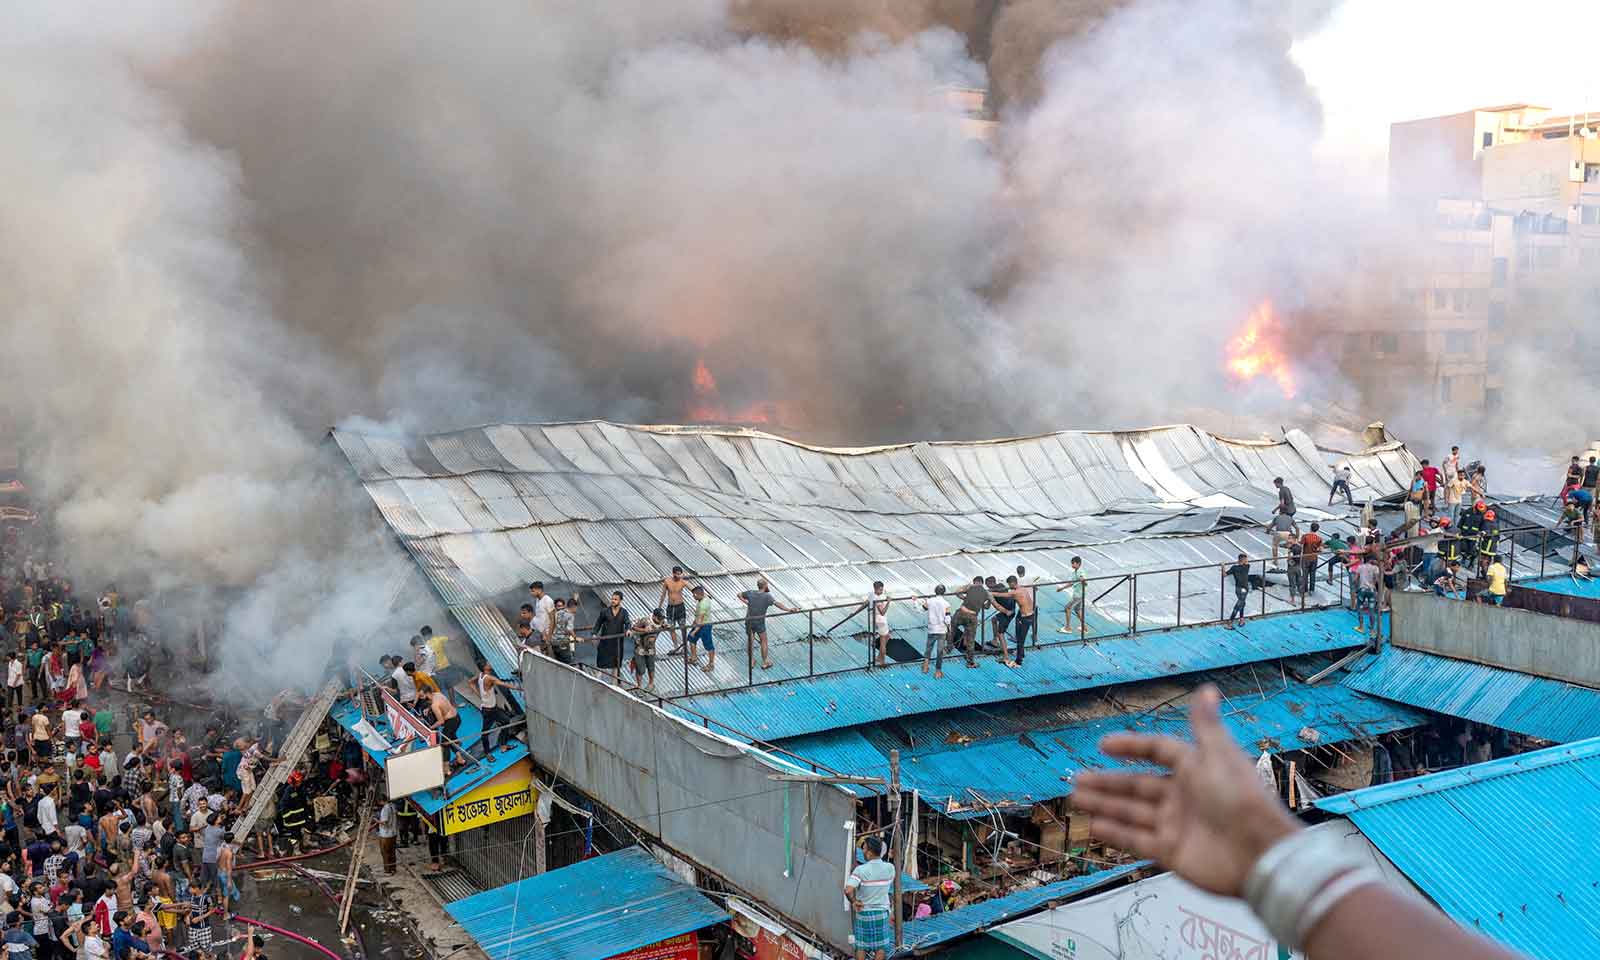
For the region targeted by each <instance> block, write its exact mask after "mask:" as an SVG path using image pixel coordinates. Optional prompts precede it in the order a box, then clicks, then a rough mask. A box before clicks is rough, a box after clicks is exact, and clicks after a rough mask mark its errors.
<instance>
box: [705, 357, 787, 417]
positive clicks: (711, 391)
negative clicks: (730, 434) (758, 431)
mask: <svg viewBox="0 0 1600 960" xmlns="http://www.w3.org/2000/svg"><path fill="white" fill-rule="evenodd" d="M693 384H694V400H693V401H692V402H691V403H690V404H689V411H688V413H689V419H690V421H692V422H695V423H771V422H772V421H773V420H775V419H777V405H776V404H773V403H754V404H751V405H750V406H748V407H745V408H744V409H742V410H729V409H728V407H727V406H726V405H725V404H724V403H723V402H722V392H721V391H720V390H718V389H717V378H716V377H714V376H712V375H711V370H710V368H708V367H707V366H706V362H705V361H704V360H697V361H695V365H694V377H693Z"/></svg>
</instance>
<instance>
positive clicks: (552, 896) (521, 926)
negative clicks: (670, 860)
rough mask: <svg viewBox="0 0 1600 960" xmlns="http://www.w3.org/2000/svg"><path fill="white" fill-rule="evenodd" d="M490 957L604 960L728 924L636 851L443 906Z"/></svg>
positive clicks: (708, 902)
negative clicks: (722, 922)
mask: <svg viewBox="0 0 1600 960" xmlns="http://www.w3.org/2000/svg"><path fill="white" fill-rule="evenodd" d="M445 910H446V911H448V912H449V914H450V916H451V917H453V918H455V920H456V922H457V923H459V924H461V928H462V929H463V930H465V931H466V932H467V934H468V935H470V936H471V937H472V939H474V940H476V941H477V942H478V946H479V947H481V948H482V949H483V952H484V953H486V954H488V955H489V956H491V957H493V958H495V960H606V958H608V957H614V956H616V955H617V954H619V953H626V952H628V951H629V950H634V949H637V948H639V947H643V946H648V945H649V944H652V943H657V942H659V941H662V940H666V939H668V938H671V937H676V936H678V935H679V934H684V933H688V932H689V931H691V930H699V929H701V928H703V927H708V926H710V925H711V924H713V923H718V922H720V921H723V920H726V919H728V912H727V911H726V910H723V909H722V908H721V907H719V906H717V905H716V904H715V903H713V902H712V901H711V900H710V899H709V898H707V897H706V896H705V894H703V893H700V892H699V891H698V890H696V889H695V888H694V887H691V886H689V885H688V884H686V883H684V882H683V881H682V880H680V879H679V878H678V877H677V876H676V875H674V874H673V873H672V872H671V871H670V870H668V869H667V868H666V867H664V866H662V865H661V864H660V863H657V862H656V860H655V858H653V857H651V856H650V855H649V854H648V853H646V852H645V851H643V850H641V849H639V848H638V847H629V848H627V849H626V850H619V851H617V852H616V853H608V854H605V855H604V856H600V857H595V858H594V859H592V860H584V861H582V862H579V863H575V864H573V865H572V866H570V867H562V868H561V869H559V870H552V871H550V872H549V873H545V874H541V875H539V876H537V877H529V878H527V879H526V880H519V881H517V882H516V883H508V884H506V885H505V886H503V887H496V888H494V889H493V890H485V891H484V892H483V893H479V894H475V895H473V896H470V897H467V898H465V899H462V900H457V901H455V902H454V903H451V904H448V905H446V906H445Z"/></svg>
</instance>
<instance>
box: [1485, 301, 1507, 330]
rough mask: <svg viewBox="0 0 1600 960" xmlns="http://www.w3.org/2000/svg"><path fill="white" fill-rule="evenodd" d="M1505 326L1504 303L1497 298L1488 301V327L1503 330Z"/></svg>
mask: <svg viewBox="0 0 1600 960" xmlns="http://www.w3.org/2000/svg"><path fill="white" fill-rule="evenodd" d="M1505 326H1506V305H1505V304H1504V303H1501V302H1500V301H1498V300H1490V301H1489V329H1490V330H1504V329H1505Z"/></svg>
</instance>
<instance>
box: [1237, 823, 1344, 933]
mask: <svg viewBox="0 0 1600 960" xmlns="http://www.w3.org/2000/svg"><path fill="white" fill-rule="evenodd" d="M1362 866H1364V863H1363V861H1362V860H1361V859H1359V858H1358V857H1356V856H1354V855H1353V854H1350V853H1347V852H1346V851H1345V850H1344V847H1343V844H1341V843H1340V842H1339V841H1338V839H1336V838H1334V837H1332V836H1329V835H1328V834H1326V833H1322V832H1316V833H1314V832H1311V831H1307V830H1302V831H1298V832H1296V833H1294V834H1291V835H1290V836H1288V837H1285V838H1284V839H1282V840H1279V841H1278V842H1277V843H1275V844H1273V845H1272V846H1271V847H1269V848H1267V852H1266V853H1263V854H1262V855H1261V857H1260V859H1258V860H1257V861H1256V863H1255V865H1254V866H1252V867H1251V868H1250V873H1249V874H1248V875H1247V876H1246V877H1245V882H1244V899H1245V901H1246V902H1247V903H1249V904H1250V908H1251V909H1252V910H1253V911H1255V914H1256V916H1257V917H1258V918H1260V920H1261V922H1262V923H1263V924H1264V925H1265V926H1266V928H1267V931H1268V932H1270V933H1271V934H1272V936H1273V937H1274V938H1275V939H1277V940H1278V941H1279V942H1280V943H1282V944H1285V945H1288V946H1291V947H1293V946H1298V945H1299V942H1300V941H1299V936H1300V933H1301V922H1300V921H1301V917H1302V916H1304V915H1305V914H1306V912H1307V910H1308V908H1309V907H1310V906H1311V904H1312V901H1313V899H1314V898H1316V897H1317V895H1318V894H1320V893H1322V892H1323V891H1324V890H1325V889H1326V888H1327V887H1328V886H1329V884H1330V883H1332V882H1334V880H1335V879H1337V878H1338V877H1340V876H1342V875H1344V874H1348V873H1351V872H1353V871H1357V870H1359V869H1360V868H1361V867H1362ZM1346 892H1348V891H1346ZM1331 906H1332V904H1331V902H1330V903H1329V904H1328V906H1327V907H1324V908H1323V909H1324V911H1326V909H1328V907H1331ZM1306 929H1309V927H1307V928H1306Z"/></svg>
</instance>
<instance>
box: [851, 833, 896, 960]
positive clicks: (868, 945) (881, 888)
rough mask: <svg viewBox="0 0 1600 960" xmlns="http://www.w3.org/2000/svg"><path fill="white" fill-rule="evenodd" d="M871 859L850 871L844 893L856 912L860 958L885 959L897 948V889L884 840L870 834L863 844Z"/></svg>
mask: <svg viewBox="0 0 1600 960" xmlns="http://www.w3.org/2000/svg"><path fill="white" fill-rule="evenodd" d="M862 846H863V847H864V848H865V850H866V856H867V862H866V863H863V864H861V865H860V866H858V867H856V868H855V869H854V870H852V871H850V876H849V878H848V879H846V880H845V882H844V895H845V898H846V899H848V900H849V901H850V910H851V911H852V912H853V913H854V914H855V924H854V936H853V937H852V939H853V940H854V941H855V946H856V960H867V957H869V956H870V957H874V958H876V960H885V958H886V957H887V956H888V955H889V952H890V951H891V950H893V949H894V922H893V920H892V918H891V916H890V914H889V911H890V909H891V904H890V902H889V897H890V894H891V892H892V891H893V890H894V871H895V867H894V866H893V865H892V864H888V863H884V862H883V841H882V840H879V839H878V838H877V837H868V838H867V839H866V842H865V843H864V844H862Z"/></svg>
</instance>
